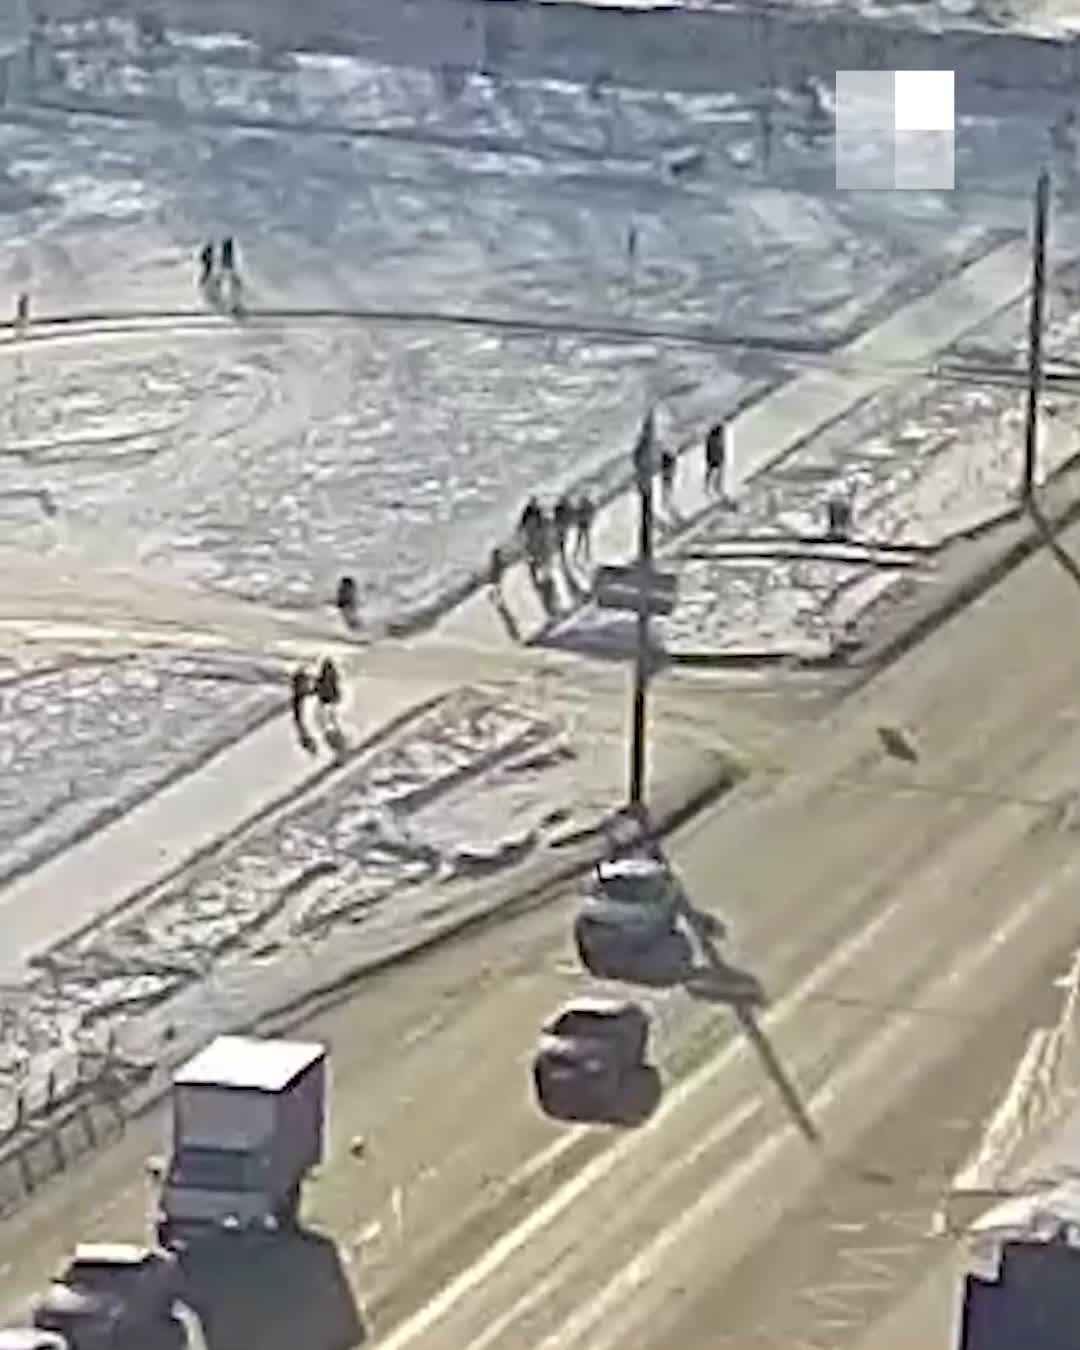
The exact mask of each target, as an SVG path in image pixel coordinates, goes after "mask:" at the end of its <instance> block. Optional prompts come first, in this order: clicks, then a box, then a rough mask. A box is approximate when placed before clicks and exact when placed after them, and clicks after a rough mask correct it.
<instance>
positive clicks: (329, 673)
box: [314, 656, 345, 755]
mask: <svg viewBox="0 0 1080 1350" xmlns="http://www.w3.org/2000/svg"><path fill="white" fill-rule="evenodd" d="M314 689H315V697H316V698H317V699H318V701H319V708H318V715H319V723H320V730H321V731H322V734H323V739H324V740H325V741H326V744H327V746H328V747H329V748H330V749H331V750H333V751H334V753H335V754H337V755H340V754H342V753H343V751H344V748H345V738H344V735H343V734H342V730H341V725H340V723H339V722H338V716H337V708H338V704H339V703H340V702H341V681H340V679H339V677H338V670H337V666H336V665H335V664H334V662H333V661H332V660H331V658H330V657H329V656H328V657H327V658H326V660H325V661H323V663H322V665H321V666H320V667H319V672H318V674H317V675H316V676H315V686H314Z"/></svg>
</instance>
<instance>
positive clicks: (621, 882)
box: [574, 857, 692, 982]
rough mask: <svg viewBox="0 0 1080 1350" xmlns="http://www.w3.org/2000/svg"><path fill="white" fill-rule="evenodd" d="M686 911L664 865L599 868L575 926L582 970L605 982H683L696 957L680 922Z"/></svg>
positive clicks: (617, 862) (639, 862)
mask: <svg viewBox="0 0 1080 1350" xmlns="http://www.w3.org/2000/svg"><path fill="white" fill-rule="evenodd" d="M686 907H687V906H686V898H685V895H684V893H683V889H682V884H681V882H680V881H679V879H678V877H677V876H676V875H675V873H674V872H673V871H672V870H671V868H670V867H669V866H668V864H667V863H666V862H664V861H663V860H662V859H658V858H651V857H629V858H614V859H611V860H609V861H607V862H602V863H598V864H597V867H596V870H595V871H594V873H593V875H592V877H591V879H590V881H589V885H588V887H587V889H586V891H585V894H584V896H583V897H582V901H581V908H580V909H579V911H578V915H577V918H576V919H575V921H574V941H575V944H576V946H577V952H578V956H579V958H580V960H581V964H582V965H583V966H584V967H585V969H586V970H588V971H589V972H590V973H591V974H593V975H596V976H597V977H598V978H600V979H608V978H610V979H623V980H645V982H652V980H653V979H655V978H660V979H661V980H677V979H678V978H679V976H680V975H681V973H682V972H683V970H684V969H685V968H686V967H687V966H688V965H689V962H690V959H691V956H692V949H691V947H690V943H689V941H688V939H687V937H686V934H685V933H684V932H683V931H682V928H681V926H680V922H679V920H680V915H681V914H682V913H683V912H684V911H685V909H686Z"/></svg>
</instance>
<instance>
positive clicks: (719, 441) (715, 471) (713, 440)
mask: <svg viewBox="0 0 1080 1350" xmlns="http://www.w3.org/2000/svg"><path fill="white" fill-rule="evenodd" d="M727 441H728V430H727V426H726V425H725V424H724V423H723V422H717V423H716V425H715V426H714V427H712V428H711V429H710V431H709V434H708V436H706V438H705V487H706V489H707V490H708V491H710V492H718V493H719V494H720V496H723V495H724V480H725V478H726V476H727V472H726V471H727V448H728V447H727Z"/></svg>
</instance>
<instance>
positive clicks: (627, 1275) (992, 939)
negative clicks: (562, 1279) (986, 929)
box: [539, 863, 1080, 1350]
mask: <svg viewBox="0 0 1080 1350" xmlns="http://www.w3.org/2000/svg"><path fill="white" fill-rule="evenodd" d="M1078 868H1080V864H1075V863H1074V864H1073V865H1071V866H1068V867H1066V868H1064V869H1063V871H1062V872H1061V873H1058V874H1056V875H1055V878H1054V880H1053V881H1052V882H1045V883H1044V884H1043V885H1042V886H1040V887H1039V889H1038V890H1037V891H1036V892H1035V895H1034V897H1033V898H1032V899H1029V900H1028V901H1027V902H1026V903H1025V904H1024V905H1022V906H1020V907H1019V908H1018V909H1015V910H1013V911H1012V913H1011V914H1010V915H1009V917H1008V918H1007V919H1006V920H1005V921H1004V923H1002V924H1000V925H999V926H998V927H997V928H996V929H995V930H994V931H993V932H992V933H991V934H990V935H989V937H987V938H985V939H984V940H983V941H982V943H980V944H979V946H978V947H976V948H975V949H974V951H973V952H970V953H969V954H968V956H967V957H965V958H963V959H962V960H960V961H959V962H958V963H957V964H956V965H955V966H953V967H952V969H951V970H949V971H948V973H947V974H945V975H943V976H942V977H940V978H939V979H938V980H936V981H935V982H934V984H933V986H932V988H933V991H934V993H935V994H938V995H940V993H944V992H945V991H946V990H948V989H949V988H950V987H952V986H955V985H957V984H958V983H960V982H962V981H964V980H968V979H970V978H971V976H972V975H973V974H975V972H976V971H977V970H978V969H979V968H980V966H982V965H984V964H985V963H986V962H987V961H988V960H989V959H991V958H992V957H994V956H995V955H996V954H997V953H998V951H999V949H1000V948H1001V947H1002V946H1003V945H1004V944H1005V943H1007V942H1009V941H1010V939H1011V938H1012V937H1013V936H1014V935H1015V933H1016V932H1017V930H1019V929H1020V928H1022V927H1023V926H1024V924H1026V923H1027V922H1028V921H1029V919H1030V918H1031V916H1032V914H1033V913H1035V912H1036V911H1037V910H1038V909H1039V908H1040V907H1041V906H1042V904H1043V902H1044V900H1045V898H1046V894H1047V892H1048V891H1054V890H1057V889H1058V888H1059V887H1060V886H1061V885H1062V884H1063V883H1064V882H1065V880H1066V879H1067V877H1069V876H1071V875H1073V874H1075V873H1076V871H1077V870H1078ZM918 1024H919V1018H918V1016H917V1014H912V1013H904V1014H900V1015H899V1017H898V1019H897V1021H896V1022H894V1023H893V1024H892V1026H890V1027H886V1028H885V1029H883V1030H882V1031H881V1032H879V1033H878V1035H877V1036H876V1037H874V1039H873V1040H871V1041H870V1042H869V1043H868V1044H867V1045H866V1046H864V1047H863V1049H862V1050H861V1051H860V1052H859V1053H858V1054H857V1055H855V1056H854V1057H853V1058H852V1059H851V1060H849V1061H848V1063H847V1064H846V1065H845V1066H844V1067H843V1068H842V1069H841V1070H840V1071H839V1073H837V1074H835V1075H834V1076H833V1077H832V1078H831V1079H829V1080H828V1081H827V1082H825V1083H824V1084H823V1085H822V1087H821V1088H819V1089H818V1091H817V1092H815V1093H814V1095H813V1096H812V1097H811V1099H810V1103H809V1109H810V1111H811V1114H812V1115H814V1116H818V1115H820V1113H821V1112H823V1111H824V1110H825V1109H826V1108H827V1107H829V1106H831V1105H833V1104H834V1103H835V1102H836V1101H837V1099H838V1098H839V1097H840V1096H841V1095H842V1093H843V1092H846V1091H848V1090H849V1089H850V1086H851V1085H853V1084H854V1083H856V1082H857V1081H858V1080H859V1079H860V1078H861V1077H863V1076H864V1075H866V1074H868V1073H870V1072H872V1071H873V1070H874V1069H876V1067H877V1065H878V1063H879V1061H881V1060H882V1059H883V1058H885V1057H886V1055H889V1054H892V1053H894V1052H895V1042H897V1041H898V1040H900V1039H902V1038H903V1037H904V1036H906V1035H907V1034H908V1033H909V1032H910V1030H911V1029H912V1027H914V1026H917V1025H918ZM800 1138H801V1136H800V1135H799V1134H798V1132H797V1131H796V1128H795V1126H794V1124H792V1123H790V1122H789V1123H785V1124H784V1125H781V1126H780V1127H779V1128H778V1129H776V1130H775V1131H774V1132H773V1134H772V1135H770V1136H769V1137H768V1138H767V1139H765V1140H764V1141H763V1142H762V1143H760V1144H758V1146H757V1147H756V1148H755V1149H754V1151H753V1152H752V1153H751V1154H750V1155H749V1157H747V1158H745V1159H744V1160H743V1161H742V1162H741V1163H738V1164H737V1165H736V1166H735V1167H733V1168H731V1169H730V1170H729V1171H728V1172H727V1173H726V1174H725V1175H724V1176H722V1177H721V1178H720V1179H719V1180H717V1181H716V1182H714V1183H713V1185H711V1186H710V1187H709V1188H708V1190H706V1191H705V1192H704V1193H703V1194H702V1195H701V1196H700V1197H699V1199H698V1200H697V1201H695V1203H694V1204H693V1205H692V1206H691V1208H690V1209H688V1210H687V1211H686V1212H685V1213H684V1214H682V1215H681V1216H680V1217H679V1218H678V1219H676V1220H675V1221H674V1222H673V1223H671V1224H669V1225H668V1226H667V1227H666V1228H664V1229H663V1230H662V1231H661V1232H660V1233H658V1234H657V1235H656V1237H655V1238H653V1240H652V1241H651V1242H650V1243H649V1244H648V1246H647V1247H645V1248H644V1249H643V1250H642V1251H641V1252H639V1254H638V1255H637V1256H636V1257H634V1259H633V1260H632V1261H630V1262H629V1263H628V1264H627V1265H626V1266H624V1267H623V1269H622V1270H621V1271H620V1272H619V1274H618V1275H616V1276H615V1277H614V1278H613V1279H611V1280H609V1281H608V1283H607V1285H605V1286H604V1288H603V1289H601V1290H600V1291H599V1293H598V1294H596V1295H595V1296H594V1297H593V1298H592V1299H590V1300H589V1302H588V1303H586V1304H585V1305H584V1306H582V1307H580V1308H578V1310H577V1311H576V1312H575V1313H574V1314H573V1315H572V1316H571V1317H569V1318H568V1319H567V1320H566V1321H565V1322H564V1323H563V1325H562V1326H561V1327H559V1329H558V1330H557V1331H556V1332H555V1333H553V1334H552V1335H551V1336H549V1337H547V1339H546V1340H544V1341H543V1342H542V1343H541V1345H540V1347H539V1350H571V1347H572V1346H573V1345H574V1344H575V1343H577V1342H579V1341H580V1339H581V1338H582V1337H583V1336H584V1335H587V1334H588V1333H589V1332H590V1331H591V1330H592V1329H593V1328H594V1327H595V1326H596V1324H597V1323H598V1322H599V1321H601V1320H602V1319H603V1318H604V1317H606V1316H607V1314H608V1313H609V1312H610V1311H611V1309H612V1308H614V1307H616V1306H618V1305H620V1304H625V1303H626V1302H628V1301H629V1300H630V1299H631V1298H632V1296H633V1295H634V1294H635V1293H636V1292H637V1290H639V1289H640V1288H641V1287H642V1285H644V1284H646V1283H647V1282H648V1281H650V1280H652V1279H653V1278H654V1277H655V1275H656V1272H657V1270H658V1268H659V1267H660V1265H661V1263H662V1262H663V1261H664V1260H665V1258H666V1257H667V1254H668V1252H669V1251H670V1250H671V1249H672V1248H673V1247H674V1246H675V1245H676V1244H678V1243H679V1242H681V1241H682V1240H683V1239H684V1238H685V1237H686V1236H687V1235H688V1234H690V1233H692V1232H693V1231H694V1229H695V1228H697V1227H698V1226H699V1225H700V1224H701V1223H703V1222H704V1221H705V1220H706V1219H708V1218H710V1217H711V1216H712V1215H713V1213H714V1212H715V1211H716V1210H718V1209H720V1208H722V1207H723V1206H724V1205H725V1204H727V1203H728V1202H729V1200H730V1198H731V1196H732V1195H733V1194H734V1193H735V1192H737V1191H738V1190H739V1189H740V1188H741V1187H742V1186H744V1185H745V1184H746V1183H747V1182H748V1181H750V1180H751V1179H752V1178H753V1177H754V1175H755V1174H756V1173H757V1172H760V1171H761V1170H762V1169H763V1168H764V1167H766V1166H767V1165H768V1164H769V1163H770V1162H771V1161H772V1160H773V1158H774V1157H775V1156H776V1155H777V1154H778V1153H779V1152H780V1150H781V1149H783V1148H784V1147H785V1146H786V1145H788V1144H791V1143H793V1142H795V1140H797V1139H800ZM619 1339H620V1333H619V1332H618V1331H617V1330H616V1329H615V1328H614V1327H612V1329H611V1330H610V1331H609V1332H608V1334H606V1335H601V1336H600V1337H599V1338H598V1339H596V1338H594V1339H590V1340H589V1341H588V1350H611V1347H612V1346H614V1345H616V1344H617V1343H618V1341H619Z"/></svg>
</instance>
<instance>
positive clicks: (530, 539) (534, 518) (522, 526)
mask: <svg viewBox="0 0 1080 1350" xmlns="http://www.w3.org/2000/svg"><path fill="white" fill-rule="evenodd" d="M518 529H519V531H520V533H521V537H522V543H523V544H524V547H525V557H526V558H527V560H528V563H529V571H530V572H531V573H532V577H533V580H534V581H535V580H536V577H537V574H538V572H539V570H540V565H541V562H542V560H543V556H544V534H545V531H546V527H545V521H544V508H543V507H542V506H541V505H540V502H539V500H538V499H537V498H536V497H535V496H533V497H530V498H529V500H528V501H527V502H526V503H525V509H524V510H523V511H522V513H521V520H520V521H519V522H518Z"/></svg>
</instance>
